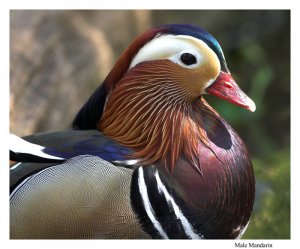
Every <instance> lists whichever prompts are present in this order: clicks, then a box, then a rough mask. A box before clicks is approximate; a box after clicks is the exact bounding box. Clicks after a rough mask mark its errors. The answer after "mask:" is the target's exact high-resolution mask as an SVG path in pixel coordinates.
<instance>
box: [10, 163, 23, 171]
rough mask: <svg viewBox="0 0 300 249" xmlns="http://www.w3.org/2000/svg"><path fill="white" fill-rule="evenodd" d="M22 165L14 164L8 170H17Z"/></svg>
mask: <svg viewBox="0 0 300 249" xmlns="http://www.w3.org/2000/svg"><path fill="white" fill-rule="evenodd" d="M21 164H22V163H16V164H15V165H14V166H12V167H10V168H9V170H14V169H16V168H18V167H19V166H20V165H21Z"/></svg>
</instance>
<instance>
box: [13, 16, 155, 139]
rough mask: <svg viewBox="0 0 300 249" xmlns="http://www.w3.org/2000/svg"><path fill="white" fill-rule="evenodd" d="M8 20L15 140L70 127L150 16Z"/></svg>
mask: <svg viewBox="0 0 300 249" xmlns="http://www.w3.org/2000/svg"><path fill="white" fill-rule="evenodd" d="M10 14H11V15H10V25H11V27H10V30H11V33H10V55H11V56H10V103H11V105H10V130H11V132H13V133H16V134H17V135H19V136H22V135H27V134H31V133H35V132H39V131H51V130H61V129H65V128H67V127H69V126H70V124H71V122H72V120H73V118H74V116H75V115H76V112H77V111H78V110H79V108H80V107H81V106H82V104H83V103H84V102H85V101H86V99H87V98H88V97H89V96H90V95H91V94H92V92H93V91H94V90H95V89H96V88H97V86H98V85H99V84H101V82H102V81H103V80H104V79H105V77H106V75H107V74H108V73H109V71H110V69H111V68H112V66H113V64H114V62H115V60H116V59H117V57H118V56H119V54H120V53H121V52H122V51H123V50H124V48H126V47H127V46H128V44H129V43H130V41H131V40H132V39H133V38H134V37H135V36H136V35H137V34H138V33H140V32H141V31H142V30H145V29H146V28H148V27H149V26H151V23H150V22H151V21H150V19H151V16H150V11H55V10H53V11H29V10H25V11H24V10H13V11H11V13H10ZM121 20H122V21H121ZM124 20H126V21H125V22H124Z"/></svg>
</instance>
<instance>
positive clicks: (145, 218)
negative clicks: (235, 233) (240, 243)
mask: <svg viewBox="0 0 300 249" xmlns="http://www.w3.org/2000/svg"><path fill="white" fill-rule="evenodd" d="M131 202H132V206H133V208H134V210H135V212H136V214H137V216H138V218H139V220H140V223H141V225H142V227H143V228H144V230H145V231H146V232H147V233H149V234H150V235H151V236H152V237H153V238H162V239H185V238H188V239H203V238H204V236H203V235H202V234H200V233H198V232H196V231H195V229H194V228H193V225H192V224H191V222H190V221H189V218H188V217H187V216H186V215H185V214H184V212H183V209H185V207H183V206H182V205H180V203H181V201H180V200H179V198H178V197H177V196H176V194H175V193H173V192H172V190H171V189H170V188H169V187H168V186H167V184H166V182H165V181H164V179H163V177H161V176H160V173H159V171H158V170H157V168H156V167H154V166H147V167H139V168H138V169H136V170H135V171H134V173H133V177H132V185H131Z"/></svg>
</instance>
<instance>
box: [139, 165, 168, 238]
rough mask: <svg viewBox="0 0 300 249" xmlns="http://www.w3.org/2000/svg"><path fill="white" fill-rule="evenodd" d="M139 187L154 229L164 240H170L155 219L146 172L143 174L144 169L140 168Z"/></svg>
mask: <svg viewBox="0 0 300 249" xmlns="http://www.w3.org/2000/svg"><path fill="white" fill-rule="evenodd" d="M138 185H139V190H140V193H141V196H142V199H143V202H144V206H145V210H146V213H147V215H148V217H149V218H150V220H151V221H152V223H153V225H154V227H155V228H156V230H157V231H158V232H159V233H160V235H161V236H162V237H163V238H164V239H168V236H167V234H166V233H165V232H164V230H163V228H162V227H161V225H160V223H159V222H158V221H157V220H156V219H155V217H154V214H153V208H152V206H151V203H150V200H149V197H148V191H147V187H146V183H145V180H144V172H143V168H142V167H140V168H139V176H138Z"/></svg>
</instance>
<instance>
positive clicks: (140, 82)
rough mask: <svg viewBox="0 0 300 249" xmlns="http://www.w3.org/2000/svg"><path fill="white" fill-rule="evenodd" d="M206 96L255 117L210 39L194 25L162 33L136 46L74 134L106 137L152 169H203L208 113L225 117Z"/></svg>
mask: <svg viewBox="0 0 300 249" xmlns="http://www.w3.org/2000/svg"><path fill="white" fill-rule="evenodd" d="M205 94H211V95H215V96H217V97H219V98H221V99H223V100H226V101H229V102H231V103H233V104H235V105H238V106H240V107H243V108H246V109H248V110H250V111H254V110H255V104H254V102H253V101H252V100H251V99H250V98H249V97H248V96H247V95H246V94H245V93H244V92H243V91H242V90H241V89H240V88H239V86H238V85H237V83H236V82H235V81H234V80H233V78H232V76H231V74H230V72H229V70H228V68H227V65H226V61H225V57H224V54H223V52H222V49H221V47H220V45H219V43H218V42H217V40H216V39H215V38H214V37H213V36H212V35H211V34H209V33H208V32H206V31H205V30H203V29H200V28H198V27H196V26H192V25H182V24H170V25H163V26H160V27H157V28H153V29H150V30H148V31H146V32H145V33H143V34H142V35H140V36H139V37H137V38H136V39H135V40H134V41H133V42H132V43H131V45H130V46H129V47H128V48H127V49H126V50H125V51H124V53H123V54H122V55H121V56H120V58H119V59H118V61H117V62H116V64H115V66H114V67H113V69H112V70H111V72H110V73H109V75H108V76H107V78H106V79H105V80H104V82H103V84H102V85H101V86H100V87H99V88H98V89H97V90H96V92H95V93H94V94H93V95H92V96H91V98H90V99H89V100H88V101H87V103H86V104H85V105H84V106H83V108H82V109H81V110H80V112H79V113H78V115H77V117H76V118H75V120H74V122H73V126H74V127H75V128H77V129H94V128H97V129H99V130H100V131H102V132H104V133H105V134H106V135H107V136H109V137H111V138H113V139H115V140H116V141H118V142H119V143H121V144H122V145H125V146H127V147H129V148H131V149H133V150H134V151H135V154H134V156H133V157H134V158H143V161H144V163H146V164H151V163H154V162H156V161H158V160H163V161H164V162H165V164H166V165H169V167H170V168H171V169H172V168H173V166H174V164H175V162H176V160H177V158H178V157H179V155H180V154H183V155H185V156H186V157H187V158H188V159H189V160H190V161H191V162H193V164H194V165H197V164H198V163H197V162H196V161H197V158H198V153H199V152H198V150H199V149H198V148H199V146H198V144H199V141H200V142H202V143H204V144H206V145H207V146H209V144H208V141H207V131H206V130H205V128H204V125H203V115H202V116H201V110H203V109H205V108H206V109H207V108H209V109H210V110H211V111H212V112H213V113H214V115H216V116H218V114H217V113H216V112H215V111H214V110H213V109H212V108H211V107H209V105H208V104H207V102H206V101H205V100H204V99H203V95H205ZM198 168H199V167H198Z"/></svg>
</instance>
